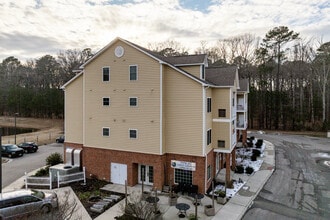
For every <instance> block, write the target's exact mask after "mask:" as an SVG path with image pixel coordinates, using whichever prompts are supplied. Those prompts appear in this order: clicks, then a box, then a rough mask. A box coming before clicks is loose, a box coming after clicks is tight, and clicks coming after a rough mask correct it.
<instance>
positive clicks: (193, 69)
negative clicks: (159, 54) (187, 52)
mask: <svg viewBox="0 0 330 220" xmlns="http://www.w3.org/2000/svg"><path fill="white" fill-rule="evenodd" d="M180 68H181V69H183V70H184V71H186V72H188V73H190V74H191V75H194V76H196V77H197V78H200V73H201V69H200V68H201V67H200V66H199V65H198V66H180Z"/></svg>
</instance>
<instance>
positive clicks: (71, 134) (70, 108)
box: [64, 75, 83, 144]
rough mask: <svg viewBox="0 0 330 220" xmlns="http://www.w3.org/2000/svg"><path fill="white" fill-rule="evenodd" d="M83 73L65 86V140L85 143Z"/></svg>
mask: <svg viewBox="0 0 330 220" xmlns="http://www.w3.org/2000/svg"><path fill="white" fill-rule="evenodd" d="M82 91H83V75H80V76H79V77H78V78H76V79H75V80H74V81H73V82H71V83H70V84H69V85H68V86H67V87H66V88H65V105H64V106H65V129H64V130H65V141H66V142H70V143H78V144H82V143H83V97H82Z"/></svg>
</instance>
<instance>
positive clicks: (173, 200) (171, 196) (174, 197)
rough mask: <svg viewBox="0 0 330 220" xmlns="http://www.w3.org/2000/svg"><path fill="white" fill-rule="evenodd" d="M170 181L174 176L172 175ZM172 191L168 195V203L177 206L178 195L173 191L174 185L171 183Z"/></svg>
mask: <svg viewBox="0 0 330 220" xmlns="http://www.w3.org/2000/svg"><path fill="white" fill-rule="evenodd" d="M170 181H171V183H172V176H171V177H170ZM169 190H170V193H169V196H168V203H169V205H170V206H175V205H176V204H177V202H178V196H177V194H176V193H175V192H173V189H172V185H171V184H170V189H169Z"/></svg>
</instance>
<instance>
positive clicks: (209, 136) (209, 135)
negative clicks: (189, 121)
mask: <svg viewBox="0 0 330 220" xmlns="http://www.w3.org/2000/svg"><path fill="white" fill-rule="evenodd" d="M210 144H212V129H211V128H210V129H208V130H207V132H206V145H210Z"/></svg>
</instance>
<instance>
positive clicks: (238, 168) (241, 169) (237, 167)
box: [235, 166, 244, 173]
mask: <svg viewBox="0 0 330 220" xmlns="http://www.w3.org/2000/svg"><path fill="white" fill-rule="evenodd" d="M235 173H244V167H243V166H236V168H235Z"/></svg>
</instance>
